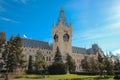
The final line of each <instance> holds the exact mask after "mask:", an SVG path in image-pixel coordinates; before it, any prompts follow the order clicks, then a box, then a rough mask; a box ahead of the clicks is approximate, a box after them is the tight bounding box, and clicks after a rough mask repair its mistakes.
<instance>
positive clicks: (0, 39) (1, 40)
mask: <svg viewBox="0 0 120 80" xmlns="http://www.w3.org/2000/svg"><path fill="white" fill-rule="evenodd" d="M5 41H6V39H5V33H0V71H1V70H2V68H3V65H4V61H3V58H2V54H3V51H2V50H3V49H4V44H5Z"/></svg>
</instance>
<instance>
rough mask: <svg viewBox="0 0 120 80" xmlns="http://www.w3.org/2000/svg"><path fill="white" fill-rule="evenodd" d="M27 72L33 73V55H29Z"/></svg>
mask: <svg viewBox="0 0 120 80" xmlns="http://www.w3.org/2000/svg"><path fill="white" fill-rule="evenodd" d="M27 73H29V74H31V73H33V60H32V56H31V55H30V56H29V62H28V71H27Z"/></svg>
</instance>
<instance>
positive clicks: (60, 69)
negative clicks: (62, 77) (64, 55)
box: [48, 62, 67, 74]
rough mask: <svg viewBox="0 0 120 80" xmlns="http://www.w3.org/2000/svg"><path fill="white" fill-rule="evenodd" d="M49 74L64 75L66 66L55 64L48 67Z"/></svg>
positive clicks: (60, 63)
mask: <svg viewBox="0 0 120 80" xmlns="http://www.w3.org/2000/svg"><path fill="white" fill-rule="evenodd" d="M48 72H49V74H66V73H67V66H66V64H65V63H62V62H56V63H53V64H52V65H50V66H49V67H48Z"/></svg>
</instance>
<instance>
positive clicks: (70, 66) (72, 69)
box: [66, 54, 76, 73]
mask: <svg viewBox="0 0 120 80" xmlns="http://www.w3.org/2000/svg"><path fill="white" fill-rule="evenodd" d="M66 61H67V62H66V64H67V68H68V70H69V72H70V73H71V72H75V68H76V65H75V61H74V60H73V59H72V57H71V56H70V55H69V54H67V59H66Z"/></svg>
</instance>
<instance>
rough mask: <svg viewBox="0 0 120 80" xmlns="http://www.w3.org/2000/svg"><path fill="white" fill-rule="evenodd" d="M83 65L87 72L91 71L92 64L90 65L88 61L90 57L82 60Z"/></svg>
mask: <svg viewBox="0 0 120 80" xmlns="http://www.w3.org/2000/svg"><path fill="white" fill-rule="evenodd" d="M81 65H82V69H83V70H84V71H86V72H89V70H90V66H89V62H88V57H87V56H85V57H84V59H82V60H81Z"/></svg>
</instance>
